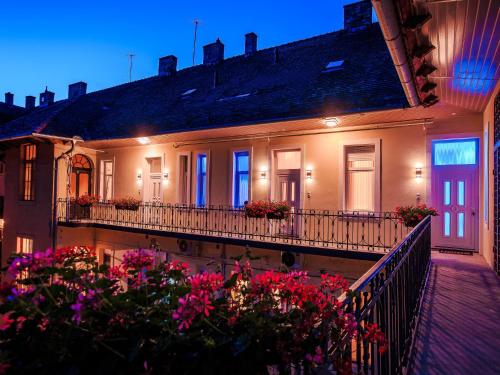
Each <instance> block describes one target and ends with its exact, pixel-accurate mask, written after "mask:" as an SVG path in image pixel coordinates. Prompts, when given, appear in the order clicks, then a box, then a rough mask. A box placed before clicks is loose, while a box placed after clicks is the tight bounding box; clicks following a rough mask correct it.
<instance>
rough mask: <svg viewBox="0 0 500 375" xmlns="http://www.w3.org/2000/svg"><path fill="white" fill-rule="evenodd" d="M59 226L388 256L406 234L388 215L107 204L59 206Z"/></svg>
mask: <svg viewBox="0 0 500 375" xmlns="http://www.w3.org/2000/svg"><path fill="white" fill-rule="evenodd" d="M57 217H58V221H59V222H60V223H64V222H66V223H94V224H105V225H111V226H118V227H124V228H127V227H132V228H140V229H149V230H159V231H168V232H179V233H191V234H198V235H206V236H217V237H226V238H233V239H242V240H255V241H264V242H272V243H282V244H289V245H301V246H316V247H326V248H332V249H338V250H361V251H372V252H387V251H389V250H390V249H392V248H393V247H394V246H395V245H396V244H398V243H399V242H401V241H402V240H403V239H404V238H405V236H406V235H407V234H408V233H409V231H410V229H409V228H407V227H406V226H405V225H404V224H403V223H401V222H400V221H399V220H398V218H397V216H396V215H395V214H394V213H392V212H375V213H374V212H370V213H365V212H342V211H337V212H333V211H328V210H311V209H307V210H306V209H300V210H296V211H295V212H292V213H291V214H290V216H289V218H288V219H286V220H270V219H266V218H250V217H246V216H245V211H244V209H241V208H234V207H228V206H208V207H196V206H187V205H172V204H149V203H141V204H140V205H139V206H138V207H137V210H122V209H117V208H116V207H115V206H114V205H113V204H111V203H102V202H101V203H96V204H94V205H93V206H91V207H81V206H79V205H78V204H76V203H75V202H73V201H69V200H65V199H61V200H59V201H58V210H57Z"/></svg>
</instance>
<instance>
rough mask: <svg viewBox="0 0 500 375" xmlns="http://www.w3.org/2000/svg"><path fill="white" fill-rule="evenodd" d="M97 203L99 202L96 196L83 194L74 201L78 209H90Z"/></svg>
mask: <svg viewBox="0 0 500 375" xmlns="http://www.w3.org/2000/svg"><path fill="white" fill-rule="evenodd" d="M97 202H99V196H98V195H89V194H84V195H80V196H79V197H78V198H76V199H75V203H76V204H77V205H79V206H80V207H91V206H93V205H94V204H95V203H97Z"/></svg>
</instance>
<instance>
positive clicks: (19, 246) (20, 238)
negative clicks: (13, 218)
mask: <svg viewBox="0 0 500 375" xmlns="http://www.w3.org/2000/svg"><path fill="white" fill-rule="evenodd" d="M26 241H29V242H30V243H31V249H30V250H29V251H28V252H26V251H24V250H25V249H24V245H25V242H26ZM34 243H35V241H34V238H33V236H29V235H26V234H18V235H17V236H16V254H32V253H33V249H34Z"/></svg>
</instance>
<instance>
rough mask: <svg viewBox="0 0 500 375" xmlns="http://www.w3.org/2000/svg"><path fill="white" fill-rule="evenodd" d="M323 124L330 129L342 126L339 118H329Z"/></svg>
mask: <svg viewBox="0 0 500 375" xmlns="http://www.w3.org/2000/svg"><path fill="white" fill-rule="evenodd" d="M323 123H324V124H325V125H326V126H328V127H329V128H333V127H335V126H338V125H339V124H340V121H339V119H338V118H337V117H327V118H325V119H324V120H323Z"/></svg>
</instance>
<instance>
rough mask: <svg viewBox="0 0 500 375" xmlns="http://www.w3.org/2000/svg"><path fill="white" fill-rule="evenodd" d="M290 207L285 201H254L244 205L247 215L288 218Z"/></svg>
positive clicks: (279, 218)
mask: <svg viewBox="0 0 500 375" xmlns="http://www.w3.org/2000/svg"><path fill="white" fill-rule="evenodd" d="M291 209H292V208H291V207H290V205H289V204H288V203H287V202H270V201H254V202H249V203H247V204H246V205H245V215H246V216H247V217H254V218H263V217H267V218H268V219H278V220H282V219H288V217H289V216H290V211H291Z"/></svg>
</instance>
